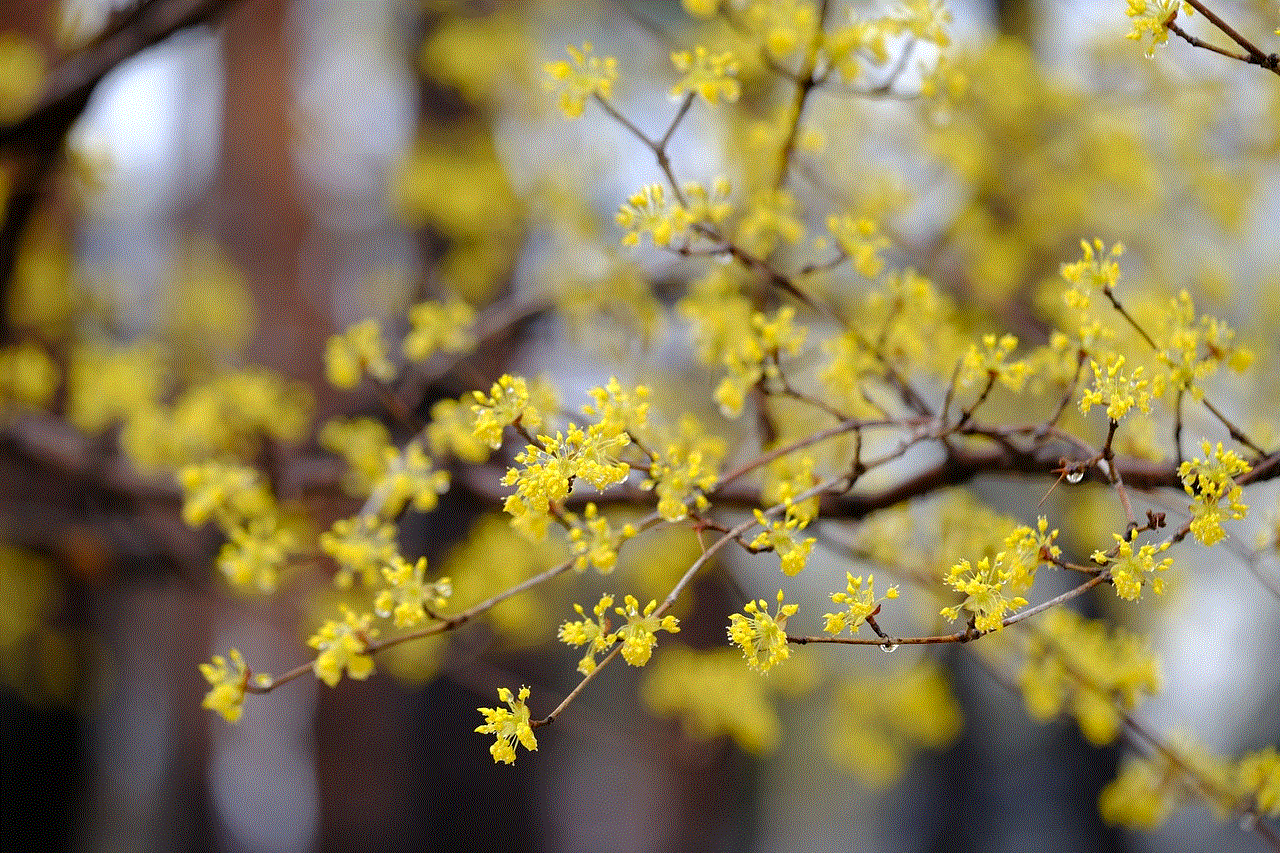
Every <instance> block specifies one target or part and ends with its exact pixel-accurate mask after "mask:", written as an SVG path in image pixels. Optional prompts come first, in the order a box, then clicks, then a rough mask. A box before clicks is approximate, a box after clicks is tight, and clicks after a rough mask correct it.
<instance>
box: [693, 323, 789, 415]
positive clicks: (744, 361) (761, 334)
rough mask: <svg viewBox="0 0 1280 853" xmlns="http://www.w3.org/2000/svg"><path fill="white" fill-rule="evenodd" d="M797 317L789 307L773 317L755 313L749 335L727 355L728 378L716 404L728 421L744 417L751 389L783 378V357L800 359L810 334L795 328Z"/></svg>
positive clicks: (725, 362) (722, 383) (722, 384)
mask: <svg viewBox="0 0 1280 853" xmlns="http://www.w3.org/2000/svg"><path fill="white" fill-rule="evenodd" d="M795 314H796V312H795V309H794V308H792V307H791V306H790V305H784V306H783V307H781V308H779V309H778V311H777V313H776V314H774V315H773V316H772V317H770V316H769V315H767V314H764V313H762V312H759V311H757V312H754V313H753V314H752V315H751V326H750V329H749V331H748V334H746V335H743V336H742V338H741V339H740V340H738V341H737V342H736V343H735V345H734V346H732V347H730V348H729V349H727V350H726V351H725V353H724V366H725V368H726V370H727V371H728V375H727V376H725V377H724V379H722V380H720V384H719V385H717V386H716V390H715V400H716V403H717V404H718V405H719V406H720V411H721V412H723V413H724V414H725V415H726V416H727V417H737V416H738V415H740V414H742V407H743V405H744V404H745V402H746V394H747V391H748V390H749V389H750V388H751V387H752V386H754V385H755V384H756V383H758V382H760V381H761V380H763V379H772V378H776V377H778V376H780V375H781V370H780V368H779V365H778V360H779V358H780V357H781V356H782V355H784V354H785V355H791V356H794V355H797V354H798V353H799V352H800V349H801V347H803V346H804V340H805V337H806V335H807V333H808V330H807V329H806V328H805V327H804V326H799V325H796V323H795Z"/></svg>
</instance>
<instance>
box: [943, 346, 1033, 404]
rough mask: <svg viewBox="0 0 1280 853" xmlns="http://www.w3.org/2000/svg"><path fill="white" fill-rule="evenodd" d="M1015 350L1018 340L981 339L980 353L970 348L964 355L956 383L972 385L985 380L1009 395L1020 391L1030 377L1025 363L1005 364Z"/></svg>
mask: <svg viewBox="0 0 1280 853" xmlns="http://www.w3.org/2000/svg"><path fill="white" fill-rule="evenodd" d="M1017 348H1018V339H1017V337H1015V336H1014V335H1003V336H1001V337H1000V338H999V339H997V338H996V336H995V335H983V336H982V347H981V349H979V347H978V345H977V344H972V345H970V347H969V351H968V352H966V353H965V356H964V360H963V362H962V363H961V370H960V383H961V384H963V385H972V384H973V383H974V382H975V381H976V380H978V379H979V378H983V379H985V378H988V377H989V378H991V379H993V380H995V381H998V382H1000V384H1002V385H1004V386H1005V387H1006V388H1008V389H1009V390H1010V391H1020V390H1021V389H1022V384H1023V383H1024V382H1025V381H1026V379H1027V377H1028V376H1030V375H1031V365H1029V364H1028V363H1027V362H1025V361H1008V358H1009V356H1010V355H1012V354H1013V351H1014V350H1015V349H1017Z"/></svg>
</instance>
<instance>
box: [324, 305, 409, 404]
mask: <svg viewBox="0 0 1280 853" xmlns="http://www.w3.org/2000/svg"><path fill="white" fill-rule="evenodd" d="M324 370H325V377H326V378H327V379H328V380H329V384H330V385H332V386H333V387H335V388H354V387H356V386H357V385H359V384H360V378H361V377H362V376H363V375H364V374H365V373H368V374H369V375H370V376H372V377H373V378H374V379H377V380H379V381H380V382H390V381H391V380H392V379H394V378H395V376H396V368H395V365H393V364H392V363H391V361H390V360H389V359H388V358H387V351H386V348H385V347H384V346H383V343H382V330H381V328H379V326H378V321H377V320H374V319H373V318H370V319H367V320H362V321H360V322H359V323H356V324H354V325H353V326H351V327H349V328H348V329H347V330H346V331H345V332H343V333H342V334H340V335H333V336H332V337H330V338H329V342H328V344H326V346H325V350H324Z"/></svg>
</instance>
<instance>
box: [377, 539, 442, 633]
mask: <svg viewBox="0 0 1280 853" xmlns="http://www.w3.org/2000/svg"><path fill="white" fill-rule="evenodd" d="M426 571H427V558H426V557H419V558H418V562H417V563H414V564H412V565H411V564H410V563H409V561H408V560H406V559H404V558H403V557H401V556H400V555H398V554H397V555H395V556H394V557H392V558H391V560H390V564H389V565H387V566H383V567H382V576H383V578H384V579H385V580H386V582H387V588H386V589H384V590H382V591H381V592H379V593H378V597H377V598H376V599H375V600H374V602H373V611H374V612H375V613H377V614H378V615H379V616H382V617H387V616H391V617H392V621H393V622H394V624H395V626H396V627H397V628H412V627H413V626H415V625H418V624H420V623H422V622H423V621H425V620H426V619H427V617H428V616H434V615H435V611H438V610H440V609H441V608H442V607H444V606H445V605H446V604H448V602H449V596H451V595H453V583H452V582H451V581H450V580H449V578H438V579H436V580H434V581H430V582H428V581H427V580H426V579H425V576H426Z"/></svg>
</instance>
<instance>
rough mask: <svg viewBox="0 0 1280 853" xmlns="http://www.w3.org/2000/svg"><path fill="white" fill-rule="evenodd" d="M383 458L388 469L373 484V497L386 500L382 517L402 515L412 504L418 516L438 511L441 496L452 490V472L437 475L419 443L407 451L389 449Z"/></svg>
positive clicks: (407, 447) (441, 472)
mask: <svg viewBox="0 0 1280 853" xmlns="http://www.w3.org/2000/svg"><path fill="white" fill-rule="evenodd" d="M383 455H384V457H385V460H386V469H385V470H384V471H383V473H382V476H381V477H379V478H378V480H377V482H375V483H374V484H373V494H375V495H377V496H378V497H380V498H381V500H382V503H381V513H382V515H384V516H386V517H388V518H391V517H394V516H396V515H399V514H400V510H402V509H404V505H405V504H406V503H408V502H410V501H412V502H413V508H414V509H416V510H418V512H430V511H431V510H433V509H435V508H436V504H438V503H439V502H440V495H442V494H444V493H445V492H447V491H448V490H449V472H448V471H436V470H435V469H434V466H433V464H432V462H431V457H429V456H427V453H426V451H425V450H423V449H422V445H421V444H420V443H419V442H418V441H410V442H409V443H408V444H406V445H405V446H404V449H403V450H396V449H395V448H394V447H388V448H386V449H384V450H383Z"/></svg>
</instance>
